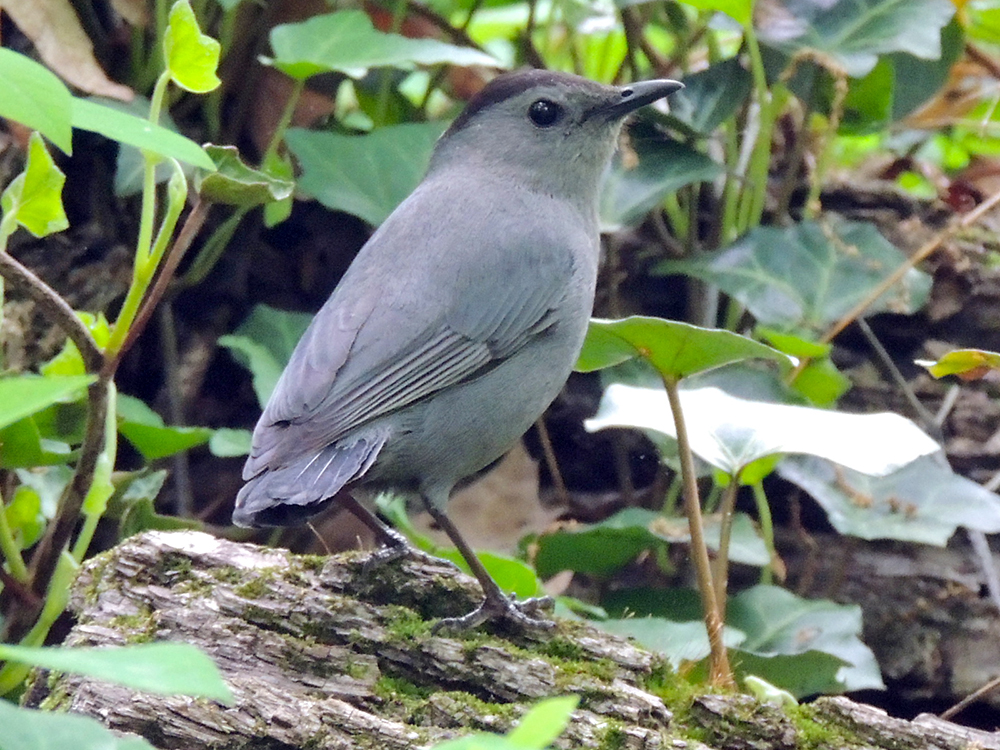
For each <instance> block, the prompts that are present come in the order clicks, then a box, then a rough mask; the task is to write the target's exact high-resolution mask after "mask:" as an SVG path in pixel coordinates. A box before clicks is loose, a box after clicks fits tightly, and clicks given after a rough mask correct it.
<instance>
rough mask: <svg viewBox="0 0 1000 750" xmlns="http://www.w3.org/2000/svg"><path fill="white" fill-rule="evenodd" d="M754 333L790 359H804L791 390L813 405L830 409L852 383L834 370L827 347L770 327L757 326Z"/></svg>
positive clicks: (838, 371) (827, 345) (828, 346)
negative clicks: (805, 363) (807, 359)
mask: <svg viewBox="0 0 1000 750" xmlns="http://www.w3.org/2000/svg"><path fill="white" fill-rule="evenodd" d="M754 333H755V334H756V335H757V336H759V337H761V338H763V339H764V340H766V341H767V342H768V343H769V344H770V345H771V346H773V347H774V348H775V349H777V350H778V351H782V352H784V353H785V354H788V355H791V356H793V357H807V358H809V363H808V364H807V365H806V366H805V367H804V368H802V369H801V370H800V371H799V374H798V375H797V376H796V377H795V380H794V381H792V388H794V389H795V391H797V392H798V393H801V394H802V395H803V396H805V397H806V398H808V399H809V401H810V402H811V403H812V404H813V405H815V406H832V405H833V404H835V403H836V402H837V400H838V399H839V398H840V397H841V396H843V395H844V394H845V393H846V392H847V390H848V389H849V388H850V387H851V380H850V378H848V377H847V376H846V375H844V374H843V373H841V372H840V370H838V369H837V366H836V365H834V364H833V362H832V361H831V359H830V350H831V349H832V348H833V347H832V345H830V344H818V343H816V342H815V341H810V340H809V339H804V338H800V337H799V336H795V335H793V334H790V333H783V332H781V331H777V330H775V329H773V328H767V327H765V326H757V327H756V328H755V329H754Z"/></svg>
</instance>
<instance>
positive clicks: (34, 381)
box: [0, 375, 94, 428]
mask: <svg viewBox="0 0 1000 750" xmlns="http://www.w3.org/2000/svg"><path fill="white" fill-rule="evenodd" d="M93 380H94V378H93V377H92V376H90V375H73V376H68V377H45V378H40V377H35V376H33V375H17V376H14V377H7V378H0V428H3V427H6V426H7V425H11V424H13V423H14V422H17V421H18V420H19V419H23V418H24V417H28V416H31V415H32V414H34V413H35V412H37V411H41V410H42V409H44V408H45V407H46V406H49V405H51V404H54V403H56V402H57V401H61V400H63V399H67V398H71V397H76V396H81V395H82V394H83V390H84V389H85V388H86V387H87V386H88V385H90V383H91V382H93Z"/></svg>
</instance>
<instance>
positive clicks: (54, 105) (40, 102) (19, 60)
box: [0, 48, 73, 154]
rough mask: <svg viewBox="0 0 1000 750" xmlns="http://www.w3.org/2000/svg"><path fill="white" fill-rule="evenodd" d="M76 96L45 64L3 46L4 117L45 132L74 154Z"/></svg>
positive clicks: (0, 86) (0, 90)
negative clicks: (72, 123)
mask: <svg viewBox="0 0 1000 750" xmlns="http://www.w3.org/2000/svg"><path fill="white" fill-rule="evenodd" d="M72 98H73V97H72V95H71V94H70V92H69V89H68V88H66V84H64V83H63V82H62V81H60V80H59V78H58V77H57V76H56V75H55V74H54V73H53V72H52V71H50V70H49V69H48V68H46V67H45V66H44V65H40V64H39V63H37V62H35V61H34V60H32V59H31V58H30V57H27V56H26V55H21V54H19V53H17V52H14V51H13V50H10V49H4V48H0V117H5V118H7V119H9V120H15V121H16V122H19V123H21V124H22V125H26V126H27V127H29V128H32V129H33V130H37V131H38V132H39V133H41V134H42V135H44V136H45V137H46V138H48V139H49V140H50V141H52V142H53V143H54V144H55V145H56V146H58V147H59V149H60V150H62V151H63V152H64V153H67V154H71V153H73V130H72V127H71V126H70V102H71V100H72Z"/></svg>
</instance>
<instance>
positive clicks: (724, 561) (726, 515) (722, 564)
mask: <svg viewBox="0 0 1000 750" xmlns="http://www.w3.org/2000/svg"><path fill="white" fill-rule="evenodd" d="M739 488H740V474H739V472H736V475H735V476H734V477H731V478H730V480H729V484H728V485H726V491H725V492H724V493H723V495H722V506H721V508H720V511H719V514H720V515H721V519H720V528H719V549H718V552H716V555H715V571H714V572H713V574H712V582H713V583H714V584H715V601H716V606H718V608H719V617H720V618H722V620H723V621H725V619H726V589H728V588H729V542H730V539H732V536H733V511H734V510H735V508H736V493H737V491H738V490H739Z"/></svg>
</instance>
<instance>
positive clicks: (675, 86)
mask: <svg viewBox="0 0 1000 750" xmlns="http://www.w3.org/2000/svg"><path fill="white" fill-rule="evenodd" d="M682 88H684V84H683V83H681V82H680V81H671V80H668V79H660V80H657V81H639V82H638V83H631V84H629V85H628V86H621V87H620V88H619V89H618V93H619V98H618V99H617V100H615V101H613V102H611V103H610V104H607V105H604V106H601V107H599V108H597V109H596V110H595V111H594V112H593V114H598V113H600V114H602V115H604V116H605V117H607V118H608V119H609V120H620V119H621V118H623V117H625V115H627V114H628V113H629V112H634V111H635V110H637V109H639V107H645V106H646V105H647V104H651V103H652V102H655V101H657V100H658V99H662V98H663V97H665V96H669V95H670V94H672V93H674V92H675V91H679V90H680V89H682Z"/></svg>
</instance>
